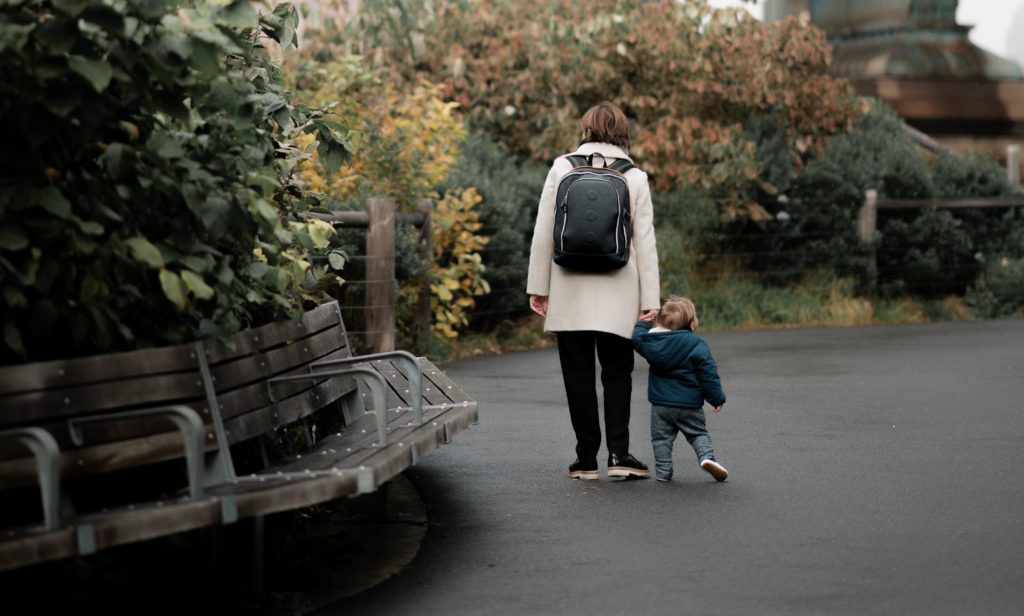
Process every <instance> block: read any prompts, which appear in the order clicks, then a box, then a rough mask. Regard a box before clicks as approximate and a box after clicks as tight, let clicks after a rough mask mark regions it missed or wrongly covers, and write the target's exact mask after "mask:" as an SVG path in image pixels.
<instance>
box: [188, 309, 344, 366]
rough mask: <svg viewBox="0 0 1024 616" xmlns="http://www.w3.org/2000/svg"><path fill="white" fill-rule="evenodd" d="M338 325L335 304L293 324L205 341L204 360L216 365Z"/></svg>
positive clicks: (268, 325)
mask: <svg viewBox="0 0 1024 616" xmlns="http://www.w3.org/2000/svg"><path fill="white" fill-rule="evenodd" d="M340 322H341V317H340V315H339V313H338V308H337V304H336V303H334V302H331V303H327V304H323V305H321V306H318V307H316V308H314V309H313V310H310V311H309V312H306V313H304V314H303V315H302V318H300V319H298V320H295V321H282V322H277V323H269V324H267V325H262V326H260V327H257V328H254V329H250V330H246V331H244V332H240V333H237V334H235V335H233V336H231V337H230V338H228V339H226V340H212V341H209V342H207V343H206V358H207V361H209V362H210V364H211V365H217V364H220V363H221V362H224V361H230V360H232V359H236V358H239V357H245V356H247V355H251V354H253V353H258V352H260V351H263V350H265V349H269V348H273V347H275V346H278V345H280V344H284V343H285V342H288V341H289V340H294V339H297V338H302V337H305V336H308V335H310V334H313V333H316V332H318V331H320V330H322V329H327V328H328V327H332V326H335V325H338V324H339V323H340Z"/></svg>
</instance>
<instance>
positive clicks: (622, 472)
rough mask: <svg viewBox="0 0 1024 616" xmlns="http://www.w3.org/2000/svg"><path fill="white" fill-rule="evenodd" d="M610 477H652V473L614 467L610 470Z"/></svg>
mask: <svg viewBox="0 0 1024 616" xmlns="http://www.w3.org/2000/svg"><path fill="white" fill-rule="evenodd" d="M608 476H609V477H650V476H651V471H641V470H638V469H635V468H629V467H628V466H612V467H610V468H609V469H608Z"/></svg>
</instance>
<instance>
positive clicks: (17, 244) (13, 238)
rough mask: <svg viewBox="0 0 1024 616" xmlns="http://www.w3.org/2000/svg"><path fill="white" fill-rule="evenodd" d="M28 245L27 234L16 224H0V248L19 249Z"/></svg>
mask: <svg viewBox="0 0 1024 616" xmlns="http://www.w3.org/2000/svg"><path fill="white" fill-rule="evenodd" d="M27 246H28V236H27V235H25V232H24V231H23V230H22V229H21V227H19V226H18V225H15V224H12V223H7V224H4V225H2V226H0V250H21V249H23V248H26V247H27Z"/></svg>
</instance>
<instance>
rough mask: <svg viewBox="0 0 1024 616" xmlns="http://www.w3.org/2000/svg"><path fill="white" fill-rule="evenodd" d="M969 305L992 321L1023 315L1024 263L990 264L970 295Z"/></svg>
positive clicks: (1023, 260) (979, 314)
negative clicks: (993, 319)
mask: <svg viewBox="0 0 1024 616" xmlns="http://www.w3.org/2000/svg"><path fill="white" fill-rule="evenodd" d="M967 304H968V306H970V307H971V309H972V310H973V311H974V312H975V313H976V314H977V315H978V316H982V317H985V318H989V319H992V318H999V317H1008V316H1012V315H1014V314H1022V313H1024V259H1013V260H1011V259H1001V260H999V261H995V262H991V263H989V264H988V266H987V267H986V268H985V272H984V273H983V275H982V276H981V277H980V278H979V279H978V282H977V283H976V284H975V285H974V286H972V287H971V289H970V290H969V291H968V293H967Z"/></svg>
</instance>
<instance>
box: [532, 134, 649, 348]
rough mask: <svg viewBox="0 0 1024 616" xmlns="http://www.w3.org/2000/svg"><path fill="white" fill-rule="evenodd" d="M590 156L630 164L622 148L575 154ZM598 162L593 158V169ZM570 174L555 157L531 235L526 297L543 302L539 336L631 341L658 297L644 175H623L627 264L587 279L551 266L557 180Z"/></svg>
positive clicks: (598, 146)
mask: <svg viewBox="0 0 1024 616" xmlns="http://www.w3.org/2000/svg"><path fill="white" fill-rule="evenodd" d="M595 152H597V153H600V154H602V155H604V156H607V157H608V158H609V159H612V158H626V159H628V158H629V156H628V155H627V154H626V152H625V151H623V150H622V148H619V147H617V146H614V145H611V144H608V143H584V144H583V145H581V146H580V147H579V149H578V150H576V152H575V154H580V155H584V156H589V155H590V154H593V153H595ZM600 160H601V159H600V157H598V158H597V159H595V161H594V164H595V165H596V164H599V161H600ZM609 162H611V161H610V160H609ZM571 170H572V163H570V162H569V161H568V160H566V159H565V157H559V158H557V159H555V162H554V164H552V166H551V171H549V172H548V178H547V181H545V182H544V190H543V192H542V193H541V196H540V207H539V209H538V211H537V223H536V225H535V226H534V229H533V244H532V246H531V248H530V272H529V276H528V278H527V281H526V292H527V293H528V294H529V295H546V296H547V297H548V312H547V317H546V318H545V319H544V331H549V332H567V331H599V332H607V333H609V334H615V335H617V336H622V337H623V338H631V337H632V335H633V326H634V325H635V324H636V321H637V317H638V316H639V315H640V313H641V312H643V311H645V310H651V309H655V308H658V307H659V306H660V297H661V291H660V289H659V283H658V250H657V246H656V245H655V241H654V206H653V205H652V203H651V189H650V186H648V184H647V174H646V173H644V172H643V171H641V170H640V169H637V168H633V169H630V170H629V171H627V172H626V183H627V184H628V185H629V206H630V214H631V216H632V225H633V239H632V242H631V243H630V247H629V262H628V263H627V264H626V265H625V266H624V267H622V268H620V269H617V270H613V271H610V272H603V273H588V272H576V271H572V270H567V269H565V268H563V267H561V266H558V265H555V263H554V260H553V255H554V249H555V242H554V237H553V234H552V230H553V229H554V225H555V193H556V192H557V191H558V184H559V182H561V181H562V177H563V176H565V174H566V173H568V172H569V171H571Z"/></svg>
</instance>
